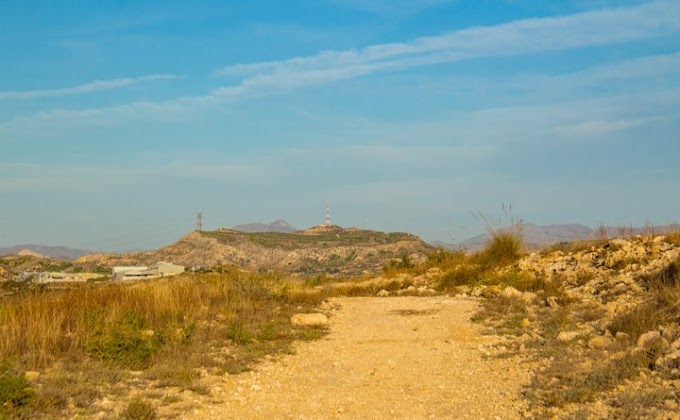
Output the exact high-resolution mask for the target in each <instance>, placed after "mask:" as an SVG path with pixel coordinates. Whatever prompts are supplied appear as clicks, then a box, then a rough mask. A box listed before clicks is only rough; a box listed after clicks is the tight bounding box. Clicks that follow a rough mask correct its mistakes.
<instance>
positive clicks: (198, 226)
mask: <svg viewBox="0 0 680 420" xmlns="http://www.w3.org/2000/svg"><path fill="white" fill-rule="evenodd" d="M196 230H197V231H199V232H200V231H202V230H203V212H202V211H199V212H198V214H196Z"/></svg>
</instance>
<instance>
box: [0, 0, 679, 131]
mask: <svg viewBox="0 0 680 420" xmlns="http://www.w3.org/2000/svg"><path fill="white" fill-rule="evenodd" d="M678 32H680V2H677V1H672V0H658V1H654V2H650V3H644V4H641V5H638V6H632V7H622V8H615V9H605V10H598V11H591V12H584V13H577V14H573V15H567V16H558V17H549V18H537V19H525V20H518V21H513V22H509V23H505V24H500V25H496V26H484V27H473V28H468V29H462V30H458V31H454V32H450V33H446V34H443V35H439V36H429V37H421V38H416V39H414V40H411V41H407V42H403V43H389V44H376V45H371V46H368V47H365V48H361V49H356V50H338V51H322V52H319V53H318V54H315V55H312V56H306V57H294V58H290V59H287V60H281V61H269V62H258V63H245V64H235V65H231V66H227V67H224V68H222V69H220V70H219V71H218V73H219V74H222V75H224V76H227V77H229V78H230V79H232V80H234V84H232V85H229V86H224V87H219V88H216V89H213V90H212V91H210V92H209V93H207V94H203V95H194V96H183V97H178V98H175V99H171V100H166V101H140V102H132V103H128V104H123V105H118V106H113V107H103V108H92V109H83V110H50V111H43V112H40V113H38V114H34V115H29V116H20V117H14V118H13V119H11V120H8V121H5V122H2V123H0V132H3V133H4V134H8V135H10V134H16V133H18V132H24V131H27V130H29V131H30V130H35V129H36V127H37V126H38V125H40V126H41V127H38V128H37V129H42V130H43V133H44V131H45V130H44V129H43V128H44V126H45V125H54V124H59V125H60V126H63V125H66V124H81V123H82V124H93V123H97V122H98V121H99V122H108V121H118V120H121V119H122V120H126V119H140V118H143V119H157V118H173V119H174V118H177V117H178V116H182V117H186V115H188V114H190V113H191V112H197V110H199V109H201V108H202V107H214V106H221V105H224V104H226V103H230V102H234V101H238V100H240V99H242V98H245V97H253V96H255V97H257V96H267V95H272V94H278V93H282V92H287V91H290V90H294V89H299V88H304V87H307V86H312V85H320V84H327V83H331V82H333V81H339V80H345V79H350V78H355V77H360V76H365V75H369V74H374V73H378V72H385V71H396V70H404V69H409V68H413V67H416V66H424V65H432V64H437V63H450V62H456V61H463V60H470V59H475V58H483V57H493V56H513V55H522V54H528V53H540V52H546V51H556V50H565V49H571V48H585V47H590V46H600V45H606V44H617V43H625V42H629V41H633V40H642V39H648V38H653V37H655V36H667V35H669V34H676V33H678ZM647 66H657V68H661V69H666V70H664V71H668V72H671V71H674V69H676V68H677V66H678V57H677V55H669V56H666V57H663V56H659V57H655V58H649V59H648V60H646V61H645V60H642V61H639V62H634V61H631V62H628V63H622V64H620V65H619V67H617V66H612V67H610V68H605V69H599V70H597V71H598V72H599V73H593V74H588V70H586V71H585V72H584V73H583V74H576V75H574V76H573V77H572V76H566V77H571V78H572V79H573V80H572V83H581V82H579V80H583V79H589V78H590V79H592V80H594V81H595V82H596V81H597V80H598V79H600V80H601V79H603V78H607V77H609V78H617V77H631V75H633V74H635V73H637V74H638V76H639V77H643V76H644V75H645V74H646V75H649V71H650V70H649V67H647ZM172 77H175V76H169V75H156V76H147V77H146V78H137V79H120V80H119V81H115V80H114V81H101V82H93V83H89V84H85V85H81V86H76V87H72V88H66V89H54V90H44V91H34V92H0V99H2V98H5V99H6V98H8V97H13V96H14V97H39V96H51V95H65V94H77V93H85V92H89V91H94V90H101V89H107V88H114V87H120V86H124V85H126V84H131V83H138V82H140V81H143V80H150V78H172ZM539 81H540V80H539ZM567 82H568V80H567ZM565 83H566V82H565ZM93 117H94V118H93Z"/></svg>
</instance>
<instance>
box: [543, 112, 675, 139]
mask: <svg viewBox="0 0 680 420" xmlns="http://www.w3.org/2000/svg"><path fill="white" fill-rule="evenodd" d="M663 120H664V118H662V117H648V118H631V119H624V120H616V119H613V120H589V121H580V122H577V123H574V124H570V125H559V126H556V127H554V132H555V134H557V135H559V136H564V137H566V138H574V137H576V138H592V137H593V136H601V135H604V134H610V133H614V132H617V131H623V130H627V129H630V128H635V127H641V126H646V125H649V124H653V123H658V122H662V121H663Z"/></svg>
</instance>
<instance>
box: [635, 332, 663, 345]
mask: <svg viewBox="0 0 680 420" xmlns="http://www.w3.org/2000/svg"><path fill="white" fill-rule="evenodd" d="M659 337H661V333H660V332H659V331H648V332H646V333H644V334H642V335H641V336H640V338H638V340H637V346H638V347H641V348H645V347H647V346H648V345H649V343H650V342H651V341H653V340H655V339H657V338H659Z"/></svg>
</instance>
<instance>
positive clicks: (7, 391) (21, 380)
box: [0, 360, 34, 418]
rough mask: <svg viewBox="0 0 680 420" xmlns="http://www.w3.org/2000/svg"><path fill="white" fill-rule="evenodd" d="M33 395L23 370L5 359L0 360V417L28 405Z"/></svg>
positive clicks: (11, 413)
mask: <svg viewBox="0 0 680 420" xmlns="http://www.w3.org/2000/svg"><path fill="white" fill-rule="evenodd" d="M33 396H34V393H33V390H32V388H31V384H30V382H28V380H27V379H26V377H25V376H24V374H23V372H21V371H19V370H18V369H17V368H16V367H14V366H13V365H12V364H11V363H10V362H9V361H7V360H4V361H2V362H0V418H3V417H4V416H10V415H13V414H14V413H16V412H17V411H19V410H21V409H22V408H23V407H25V406H27V405H29V404H30V403H31V402H32V400H33Z"/></svg>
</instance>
